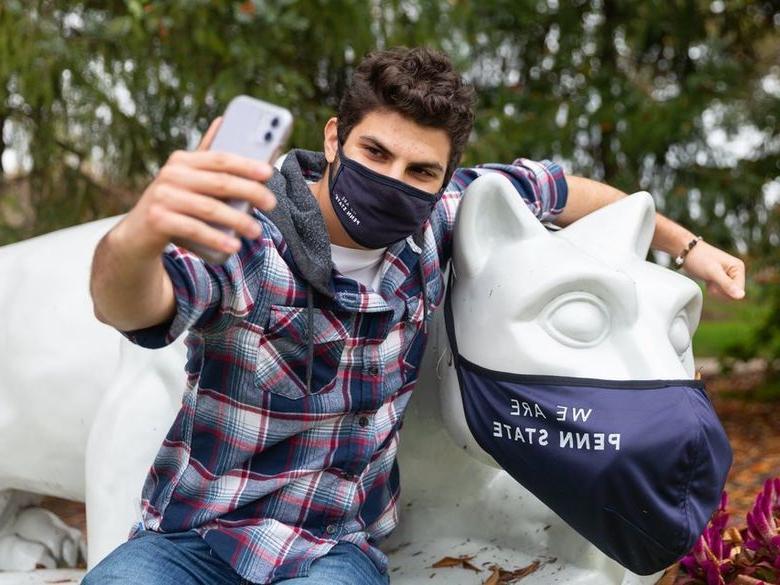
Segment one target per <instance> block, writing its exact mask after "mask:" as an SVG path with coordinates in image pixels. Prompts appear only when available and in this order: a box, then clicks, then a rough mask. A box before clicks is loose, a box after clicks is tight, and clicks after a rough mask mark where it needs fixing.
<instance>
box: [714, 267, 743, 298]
mask: <svg viewBox="0 0 780 585" xmlns="http://www.w3.org/2000/svg"><path fill="white" fill-rule="evenodd" d="M735 275H737V272H735ZM739 282H741V284H738V283H737V282H735V280H734V279H733V278H732V277H731V276H730V275H729V274H727V273H726V271H725V270H719V271H718V272H717V273H716V274H715V275H714V276H713V278H712V281H711V282H710V285H708V288H709V289H710V290H711V291H712V292H716V296H719V297H721V298H730V299H741V298H742V297H744V296H745V290H744V283H745V275H744V273H742V279H741V281H739ZM710 287H712V288H710ZM717 293H720V294H717Z"/></svg>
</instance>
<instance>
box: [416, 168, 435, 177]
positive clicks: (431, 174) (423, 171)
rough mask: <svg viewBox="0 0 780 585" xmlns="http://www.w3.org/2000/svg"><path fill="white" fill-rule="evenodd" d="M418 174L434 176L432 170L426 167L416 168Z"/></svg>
mask: <svg viewBox="0 0 780 585" xmlns="http://www.w3.org/2000/svg"><path fill="white" fill-rule="evenodd" d="M414 172H415V173H417V174H418V175H424V176H426V177H432V176H433V173H432V172H431V171H428V170H425V169H415V171H414Z"/></svg>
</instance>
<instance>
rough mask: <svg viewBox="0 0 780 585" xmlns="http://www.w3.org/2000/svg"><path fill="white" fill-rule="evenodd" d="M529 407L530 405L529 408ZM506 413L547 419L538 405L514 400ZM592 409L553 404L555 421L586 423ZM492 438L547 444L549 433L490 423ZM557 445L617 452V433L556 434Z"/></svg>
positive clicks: (618, 446) (618, 439) (531, 443)
mask: <svg viewBox="0 0 780 585" xmlns="http://www.w3.org/2000/svg"><path fill="white" fill-rule="evenodd" d="M532 405H533V406H532ZM510 407H511V408H510V412H509V414H511V415H512V416H524V417H530V418H543V419H545V420H547V415H545V414H544V412H543V411H542V409H541V408H540V407H539V405H538V404H537V403H535V402H532V403H530V404H529V403H528V402H520V401H519V400H517V399H516V398H512V399H511V400H510ZM592 412H593V409H592V408H588V409H587V410H586V409H584V408H577V407H569V406H562V405H560V404H556V405H555V420H558V421H562V422H565V421H567V420H570V419H571V420H572V421H574V422H577V421H582V422H588V418H590V415H591V414H592ZM493 436H494V437H498V438H502V437H503V438H506V439H509V440H512V441H517V442H518V443H526V444H528V445H541V446H542V447H546V446H547V445H549V434H548V432H547V429H539V428H536V427H527V426H516V425H509V424H506V423H502V422H500V421H497V420H494V421H493ZM558 446H559V447H560V448H562V449H584V450H593V451H604V450H605V449H606V448H609V447H611V448H613V449H614V450H615V451H620V433H588V432H578V431H562V430H561V431H558Z"/></svg>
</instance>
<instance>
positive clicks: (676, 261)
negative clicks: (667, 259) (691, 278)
mask: <svg viewBox="0 0 780 585" xmlns="http://www.w3.org/2000/svg"><path fill="white" fill-rule="evenodd" d="M701 241H702V237H701V236H694V237H693V238H691V239H690V240H688V243H687V244H686V245H685V246H684V247H683V248H682V249H681V250H680V251H679V252H678V253H677V255H676V256H675V257H674V258H672V265H673V266H674V267H675V268H678V269H679V268H682V267H683V265H684V264H685V260H686V258H687V257H688V254H689V253H690V252H691V250H693V249H694V248H695V247H696V246H697V244H699V242H701Z"/></svg>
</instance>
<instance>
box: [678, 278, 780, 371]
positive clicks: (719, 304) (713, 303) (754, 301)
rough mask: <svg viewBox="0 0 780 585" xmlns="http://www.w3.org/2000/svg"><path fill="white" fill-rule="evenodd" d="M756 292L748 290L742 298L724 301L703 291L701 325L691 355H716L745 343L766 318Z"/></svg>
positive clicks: (694, 339) (695, 336) (694, 337)
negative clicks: (737, 343) (733, 345)
mask: <svg viewBox="0 0 780 585" xmlns="http://www.w3.org/2000/svg"><path fill="white" fill-rule="evenodd" d="M758 292H759V291H758V290H755V289H754V288H752V287H748V289H747V294H746V296H745V298H744V299H742V300H740V301H725V300H721V299H718V298H715V297H713V296H712V295H710V294H708V293H707V291H706V290H704V288H702V293H703V295H704V306H703V308H702V318H701V323H699V327H698V328H697V329H696V333H695V334H694V336H693V352H694V354H695V355H697V356H718V355H720V354H721V353H722V352H724V351H726V350H727V348H728V346H729V345H731V344H733V343H735V342H740V341H746V340H747V339H748V338H749V337H750V336H751V335H752V332H753V331H754V329H755V328H756V327H757V326H758V325H759V324H760V323H761V322H762V321H763V320H764V318H765V315H766V308H765V307H764V306H762V303H761V301H760V298H759V294H758Z"/></svg>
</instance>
